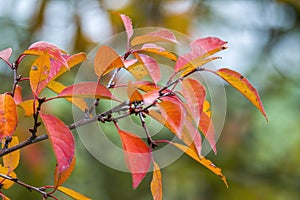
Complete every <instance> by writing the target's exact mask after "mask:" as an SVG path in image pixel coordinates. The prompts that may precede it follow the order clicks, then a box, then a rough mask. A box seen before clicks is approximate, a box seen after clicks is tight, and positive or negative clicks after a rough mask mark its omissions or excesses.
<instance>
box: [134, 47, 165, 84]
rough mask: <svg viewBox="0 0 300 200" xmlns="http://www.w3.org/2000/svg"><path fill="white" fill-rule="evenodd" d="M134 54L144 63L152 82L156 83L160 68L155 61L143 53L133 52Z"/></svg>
mask: <svg viewBox="0 0 300 200" xmlns="http://www.w3.org/2000/svg"><path fill="white" fill-rule="evenodd" d="M134 56H135V57H136V58H137V59H138V60H139V61H140V63H142V64H143V65H144V67H145V68H146V69H147V71H148V74H149V75H150V77H151V79H152V80H153V82H154V83H155V84H157V83H158V82H159V81H160V68H159V66H158V64H157V62H156V61H155V60H154V59H153V58H151V57H149V56H147V55H144V54H138V53H136V52H135V53H134Z"/></svg>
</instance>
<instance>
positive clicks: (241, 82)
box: [211, 68, 268, 121]
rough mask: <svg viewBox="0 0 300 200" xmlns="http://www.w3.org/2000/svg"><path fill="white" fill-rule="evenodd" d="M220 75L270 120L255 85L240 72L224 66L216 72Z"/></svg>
mask: <svg viewBox="0 0 300 200" xmlns="http://www.w3.org/2000/svg"><path fill="white" fill-rule="evenodd" d="M211 72H213V73H215V74H216V75H218V76H219V77H221V78H223V79H224V80H225V81H226V82H227V83H229V84H230V85H231V86H232V87H234V88H235V89H237V90H238V91H239V92H240V93H242V94H243V95H244V96H245V97H246V98H247V99H249V101H250V102H251V103H252V104H253V105H254V106H255V107H256V108H258V110H260V112H261V113H262V114H263V116H264V117H265V118H266V120H267V121H268V117H267V114H266V112H265V109H264V107H263V105H262V102H261V99H260V97H259V94H258V92H257V90H256V89H255V87H254V86H253V85H252V84H251V83H250V82H249V81H248V79H246V78H245V77H244V76H243V75H241V74H240V73H238V72H236V71H233V70H231V69H227V68H222V69H219V70H218V71H216V72H214V71H211Z"/></svg>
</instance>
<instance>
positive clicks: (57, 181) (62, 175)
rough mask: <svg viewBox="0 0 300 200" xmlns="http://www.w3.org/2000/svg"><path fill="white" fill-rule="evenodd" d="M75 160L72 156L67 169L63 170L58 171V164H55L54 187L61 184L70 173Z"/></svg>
mask: <svg viewBox="0 0 300 200" xmlns="http://www.w3.org/2000/svg"><path fill="white" fill-rule="evenodd" d="M75 162H76V158H75V157H73V160H72V162H71V164H70V166H69V168H68V169H66V170H65V171H63V172H61V173H59V168H58V166H56V168H55V172H54V185H55V187H58V186H61V185H62V184H63V183H64V182H65V181H66V180H67V179H68V178H69V176H70V175H71V173H72V171H73V169H74V166H75Z"/></svg>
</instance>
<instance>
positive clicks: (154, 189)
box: [150, 161, 163, 200]
mask: <svg viewBox="0 0 300 200" xmlns="http://www.w3.org/2000/svg"><path fill="white" fill-rule="evenodd" d="M153 167H154V170H153V176H152V181H151V185H150V186H151V193H152V196H153V200H162V197H163V194H162V179H161V172H160V168H159V166H158V165H157V164H156V163H155V162H154V161H153Z"/></svg>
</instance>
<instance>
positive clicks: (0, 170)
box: [0, 165, 17, 189]
mask: <svg viewBox="0 0 300 200" xmlns="http://www.w3.org/2000/svg"><path fill="white" fill-rule="evenodd" d="M0 174H4V175H7V176H10V177H12V178H17V175H16V173H15V172H10V171H9V169H8V168H6V167H3V166H2V165H0ZM0 184H1V185H2V188H4V189H9V188H10V187H11V186H12V185H13V184H14V182H13V181H10V180H7V179H5V178H0Z"/></svg>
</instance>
